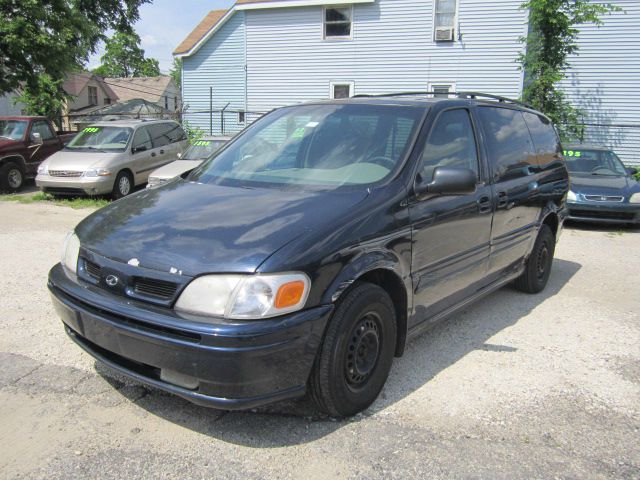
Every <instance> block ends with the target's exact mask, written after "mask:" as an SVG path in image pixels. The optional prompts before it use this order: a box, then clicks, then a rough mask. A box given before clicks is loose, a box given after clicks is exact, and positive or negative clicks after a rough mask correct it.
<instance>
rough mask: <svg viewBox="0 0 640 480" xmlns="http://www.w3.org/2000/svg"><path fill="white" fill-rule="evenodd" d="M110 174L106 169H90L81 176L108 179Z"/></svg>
mask: <svg viewBox="0 0 640 480" xmlns="http://www.w3.org/2000/svg"><path fill="white" fill-rule="evenodd" d="M109 175H111V172H110V171H109V170H107V169H106V168H92V169H91V170H87V171H86V172H84V173H83V174H82V176H83V177H108V176H109Z"/></svg>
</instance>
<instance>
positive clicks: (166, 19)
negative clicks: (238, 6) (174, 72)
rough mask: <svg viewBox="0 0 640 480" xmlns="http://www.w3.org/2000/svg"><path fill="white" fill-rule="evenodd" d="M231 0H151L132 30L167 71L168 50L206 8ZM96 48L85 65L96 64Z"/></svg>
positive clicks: (179, 39)
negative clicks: (94, 53)
mask: <svg viewBox="0 0 640 480" xmlns="http://www.w3.org/2000/svg"><path fill="white" fill-rule="evenodd" d="M233 3H234V0H180V1H178V2H176V0H154V1H153V3H149V4H145V5H143V6H142V7H141V8H140V20H138V23H136V25H135V30H136V32H137V33H138V35H140V38H141V39H142V48H143V49H144V53H145V56H146V57H153V58H157V59H158V61H159V62H160V70H161V71H162V72H163V73H167V72H168V71H169V69H170V68H171V65H172V62H173V58H172V56H171V52H173V50H174V49H175V48H176V47H177V46H178V44H179V43H180V42H181V41H182V40H183V39H184V37H186V36H187V35H188V34H189V32H190V31H191V30H193V28H194V27H195V26H196V25H197V24H198V22H200V20H202V19H203V18H204V16H205V15H206V14H207V13H208V12H209V11H210V10H217V9H220V8H229V7H230V6H231V5H233ZM103 53H104V52H103V51H102V50H100V51H99V52H98V53H97V54H96V55H93V56H92V57H91V58H90V59H89V69H92V68H95V67H97V66H98V65H100V57H101V56H102V54H103Z"/></svg>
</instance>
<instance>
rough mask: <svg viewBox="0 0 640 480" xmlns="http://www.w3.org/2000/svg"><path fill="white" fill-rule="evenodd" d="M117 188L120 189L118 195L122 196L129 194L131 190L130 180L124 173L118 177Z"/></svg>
mask: <svg viewBox="0 0 640 480" xmlns="http://www.w3.org/2000/svg"><path fill="white" fill-rule="evenodd" d="M118 190H120V195H122V196H123V197H124V196H125V195H129V192H130V191H131V182H130V181H129V177H127V176H126V175H125V176H123V177H122V178H120V181H119V182H118Z"/></svg>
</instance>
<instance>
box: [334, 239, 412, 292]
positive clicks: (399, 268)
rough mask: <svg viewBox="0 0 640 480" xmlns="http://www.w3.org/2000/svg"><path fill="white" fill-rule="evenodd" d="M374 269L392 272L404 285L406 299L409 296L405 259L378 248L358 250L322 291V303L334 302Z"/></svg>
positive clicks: (409, 286) (409, 287)
mask: <svg viewBox="0 0 640 480" xmlns="http://www.w3.org/2000/svg"><path fill="white" fill-rule="evenodd" d="M374 270H385V271H389V272H391V273H393V274H394V275H395V276H396V277H397V279H398V280H400V281H401V282H402V284H403V285H404V288H405V291H406V292H407V299H410V298H411V295H410V293H411V275H410V273H411V272H410V268H409V265H407V262H406V260H404V259H403V258H401V257H400V255H398V254H397V253H396V252H395V251H393V250H388V249H382V248H378V249H375V250H369V251H363V252H360V253H359V254H357V255H356V256H355V257H353V258H352V259H351V261H350V262H349V263H348V264H347V265H345V267H344V268H343V269H342V270H341V271H340V272H339V273H338V275H336V277H335V278H334V280H333V282H331V283H330V284H329V286H328V287H327V289H326V290H325V291H324V294H323V295H322V303H323V304H327V303H334V302H336V301H337V300H338V299H339V298H340V296H341V295H342V294H343V293H344V291H345V290H347V289H348V288H349V286H350V285H352V284H353V283H354V282H355V281H356V280H358V279H359V278H361V277H363V276H364V275H366V274H367V273H370V272H373V271H374Z"/></svg>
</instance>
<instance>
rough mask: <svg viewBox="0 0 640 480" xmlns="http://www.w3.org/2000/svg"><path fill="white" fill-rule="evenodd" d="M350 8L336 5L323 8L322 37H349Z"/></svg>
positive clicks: (351, 11) (351, 12)
mask: <svg viewBox="0 0 640 480" xmlns="http://www.w3.org/2000/svg"><path fill="white" fill-rule="evenodd" d="M352 15H353V10H352V8H351V7H350V6H349V7H337V8H328V7H325V9H324V38H325V39H327V38H351V17H352Z"/></svg>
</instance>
